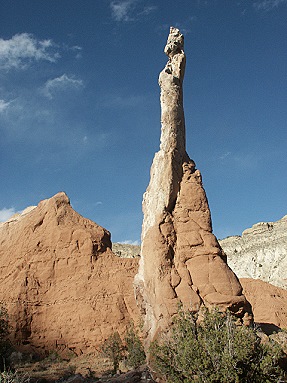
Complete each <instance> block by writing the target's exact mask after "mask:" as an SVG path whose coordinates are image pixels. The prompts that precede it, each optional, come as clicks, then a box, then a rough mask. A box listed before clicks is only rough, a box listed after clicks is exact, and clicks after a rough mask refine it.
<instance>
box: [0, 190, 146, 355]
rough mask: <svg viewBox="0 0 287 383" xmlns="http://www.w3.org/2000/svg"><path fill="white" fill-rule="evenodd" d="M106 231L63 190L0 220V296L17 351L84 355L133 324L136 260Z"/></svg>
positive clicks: (137, 312)
mask: <svg viewBox="0 0 287 383" xmlns="http://www.w3.org/2000/svg"><path fill="white" fill-rule="evenodd" d="M111 246H112V245H111V240H110V233H109V232H108V231H107V230H105V229H104V228H102V227H101V226H99V225H97V224H96V223H94V222H93V221H91V220H89V219H86V218H84V217H82V216H81V215H80V214H78V213H77V212H75V211H74V210H73V209H72V207H71V206H70V201H69V198H68V197H67V195H66V194H65V193H58V194H56V195H55V196H53V197H52V198H50V199H47V200H43V201H41V202H40V203H39V204H38V206H37V207H33V208H32V209H28V210H27V209H25V211H24V212H23V213H22V214H20V215H17V216H16V217H14V218H11V219H9V220H8V221H7V222H4V223H2V224H1V225H0V301H1V302H2V303H3V304H4V305H5V306H6V307H7V309H8V313H9V317H10V321H11V325H12V331H11V340H12V342H13V344H17V345H18V347H19V348H20V349H21V350H24V351H25V350H28V351H29V352H31V351H33V352H39V353H41V352H43V351H44V350H57V351H59V352H62V351H65V350H66V351H67V350H68V351H69V350H70V351H73V352H75V353H76V354H80V353H82V352H89V350H94V349H95V348H97V347H99V345H100V344H101V343H102V342H103V341H104V340H105V339H106V338H107V337H108V336H109V335H111V334H112V333H113V332H115V331H119V333H120V334H123V333H124V332H125V330H126V328H127V326H128V325H129V324H130V322H131V321H134V322H136V323H137V322H138V321H139V311H138V309H137V306H136V302H135V298H134V294H133V279H134V275H135V273H136V270H137V268H138V260H137V259H121V258H119V257H117V256H116V255H115V254H114V253H113V252H112V250H111Z"/></svg>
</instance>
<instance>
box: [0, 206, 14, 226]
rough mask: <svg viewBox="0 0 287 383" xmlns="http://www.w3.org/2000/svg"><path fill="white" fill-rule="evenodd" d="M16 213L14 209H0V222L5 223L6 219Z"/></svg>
mask: <svg viewBox="0 0 287 383" xmlns="http://www.w3.org/2000/svg"><path fill="white" fill-rule="evenodd" d="M15 213H16V211H15V209H14V207H10V208H9V209H6V208H4V209H1V210H0V222H5V221H7V219H9V218H10V217H12V215H14V214H15Z"/></svg>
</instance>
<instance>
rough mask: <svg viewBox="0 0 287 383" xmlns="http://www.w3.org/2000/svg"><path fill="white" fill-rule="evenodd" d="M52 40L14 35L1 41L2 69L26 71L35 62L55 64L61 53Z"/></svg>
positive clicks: (24, 34) (0, 62) (0, 64)
mask: <svg viewBox="0 0 287 383" xmlns="http://www.w3.org/2000/svg"><path fill="white" fill-rule="evenodd" d="M55 48H56V44H54V43H53V42H52V40H37V39H36V38H35V37H33V35H31V34H29V33H21V34H16V35H14V36H13V37H12V38H11V39H8V40H4V39H0V68H1V69H8V70H9V69H13V68H14V69H25V68H26V67H28V66H29V64H31V63H32V62H33V61H40V60H44V61H49V62H55V61H56V60H57V59H58V58H59V57H60V55H59V53H58V52H56V51H55Z"/></svg>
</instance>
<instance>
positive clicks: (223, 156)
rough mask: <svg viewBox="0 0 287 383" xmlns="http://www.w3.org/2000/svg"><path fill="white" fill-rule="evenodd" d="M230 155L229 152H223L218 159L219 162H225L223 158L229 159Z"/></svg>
mask: <svg viewBox="0 0 287 383" xmlns="http://www.w3.org/2000/svg"><path fill="white" fill-rule="evenodd" d="M230 155H231V152H225V153H223V154H222V155H221V156H220V157H219V158H220V159H221V160H225V158H227V157H229V156H230Z"/></svg>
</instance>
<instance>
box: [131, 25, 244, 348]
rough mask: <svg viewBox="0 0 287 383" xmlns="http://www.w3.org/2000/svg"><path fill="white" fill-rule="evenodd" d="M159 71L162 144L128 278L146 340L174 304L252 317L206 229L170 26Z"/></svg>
mask: <svg viewBox="0 0 287 383" xmlns="http://www.w3.org/2000/svg"><path fill="white" fill-rule="evenodd" d="M165 53H166V54H167V56H168V58H169V59H168V63H167V65H166V66H165V68H164V69H163V71H162V72H161V73H160V76H159V85H160V87H161V124H162V127H161V144H160V150H159V152H158V153H156V154H155V157H154V160H153V164H152V167H151V178H150V183H149V186H148V188H147V191H146V193H145V194H144V198H143V213H144V220H143V227H142V247H141V260H140V266H139V272H138V274H137V275H136V278H135V291H136V296H137V301H138V303H139V307H140V309H141V312H142V314H143V315H144V318H145V330H146V331H147V342H149V341H150V340H151V339H152V338H153V337H154V335H155V334H156V332H157V331H158V330H160V329H165V328H167V326H168V325H169V323H170V320H171V318H172V316H173V315H174V314H175V313H176V312H177V311H178V304H179V303H182V304H183V305H184V307H185V308H188V309H192V310H194V311H198V310H199V309H200V307H201V306H202V305H204V306H206V307H210V306H213V305H216V306H219V307H221V308H223V309H226V308H229V309H230V310H231V311H232V312H233V313H234V314H235V315H236V316H238V317H239V318H241V319H242V321H243V322H245V323H249V322H250V320H251V319H252V315H251V308H250V305H249V303H248V302H247V301H246V298H245V296H244V295H243V294H242V286H241V284H240V282H239V281H238V279H237V277H236V275H235V274H234V273H233V272H232V270H231V269H230V268H229V267H228V266H227V264H226V257H225V255H224V253H223V251H222V249H221V247H220V245H219V243H218V241H217V239H216V237H215V236H214V235H213V234H212V226H211V217H210V210H209V206H208V202H207V198H206V195H205V191H204V189H203V186H202V180H201V174H200V172H199V170H196V168H195V163H194V162H193V161H192V160H191V159H190V158H189V157H188V154H187V153H186V150H185V122H184V112H183V95H182V82H183V77H184V69H185V54H184V51H183V35H182V34H181V33H180V32H179V30H178V29H176V28H171V29H170V34H169V36H168V41H167V45H166V47H165Z"/></svg>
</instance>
